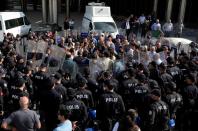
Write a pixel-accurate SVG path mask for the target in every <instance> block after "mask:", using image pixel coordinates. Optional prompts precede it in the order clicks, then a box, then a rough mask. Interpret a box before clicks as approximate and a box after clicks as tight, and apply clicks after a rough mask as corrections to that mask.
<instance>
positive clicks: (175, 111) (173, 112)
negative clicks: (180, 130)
mask: <svg viewBox="0 0 198 131" xmlns="http://www.w3.org/2000/svg"><path fill="white" fill-rule="evenodd" d="M176 89H177V87H176V83H174V82H170V83H169V84H168V86H167V90H166V94H167V95H166V97H165V102H166V103H167V104H168V106H169V110H170V118H171V119H174V120H175V121H176V124H177V125H178V126H180V124H181V122H180V118H181V115H182V114H181V109H182V106H183V98H182V96H181V95H180V94H179V93H177V92H176ZM177 120H178V121H177Z"/></svg>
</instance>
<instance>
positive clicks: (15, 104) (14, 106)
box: [9, 78, 29, 112]
mask: <svg viewBox="0 0 198 131" xmlns="http://www.w3.org/2000/svg"><path fill="white" fill-rule="evenodd" d="M15 82H16V83H15V88H13V89H12V91H11V93H10V102H9V104H10V111H11V112H13V111H16V110H18V109H19V108H20V105H19V99H20V97H22V96H29V94H28V93H27V92H26V91H25V90H22V89H19V88H20V87H21V86H22V85H23V84H24V83H25V80H24V79H23V78H19V79H17V80H16V81H15Z"/></svg>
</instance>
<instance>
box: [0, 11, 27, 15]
mask: <svg viewBox="0 0 198 131" xmlns="http://www.w3.org/2000/svg"><path fill="white" fill-rule="evenodd" d="M16 13H19V14H24V13H23V12H20V11H17V12H12V11H6V12H0V15H12V14H15V15H16Z"/></svg>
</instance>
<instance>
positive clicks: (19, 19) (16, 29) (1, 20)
mask: <svg viewBox="0 0 198 131" xmlns="http://www.w3.org/2000/svg"><path fill="white" fill-rule="evenodd" d="M30 31H31V24H30V22H29V21H28V19H27V17H26V16H25V14H24V13H23V12H0V42H2V41H3V39H4V34H7V33H12V34H13V35H14V36H16V35H17V34H19V35H20V36H23V35H27V34H28V33H29V32H30Z"/></svg>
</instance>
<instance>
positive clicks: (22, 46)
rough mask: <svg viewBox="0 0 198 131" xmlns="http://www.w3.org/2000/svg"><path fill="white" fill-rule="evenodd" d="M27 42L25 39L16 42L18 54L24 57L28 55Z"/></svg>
mask: <svg viewBox="0 0 198 131" xmlns="http://www.w3.org/2000/svg"><path fill="white" fill-rule="evenodd" d="M26 42H27V40H26V39H25V38H23V39H20V40H16V41H15V47H16V52H17V54H19V55H21V56H23V57H24V56H25V55H26V44H27V43H26Z"/></svg>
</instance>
